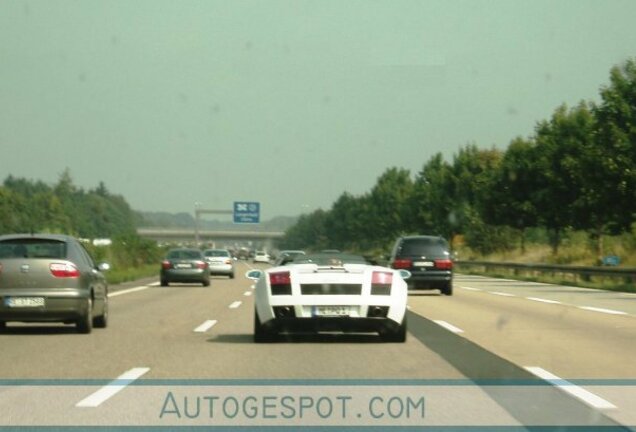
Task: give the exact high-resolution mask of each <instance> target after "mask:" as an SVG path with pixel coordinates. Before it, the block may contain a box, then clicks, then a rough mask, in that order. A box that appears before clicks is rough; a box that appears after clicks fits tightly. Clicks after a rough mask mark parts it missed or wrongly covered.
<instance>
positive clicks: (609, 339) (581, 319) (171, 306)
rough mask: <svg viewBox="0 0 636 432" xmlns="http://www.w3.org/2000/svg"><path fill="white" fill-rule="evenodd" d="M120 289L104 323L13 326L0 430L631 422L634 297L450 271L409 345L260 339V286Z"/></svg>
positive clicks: (0, 354) (413, 313)
mask: <svg viewBox="0 0 636 432" xmlns="http://www.w3.org/2000/svg"><path fill="white" fill-rule="evenodd" d="M251 266H253V264H251V263H249V264H248V263H246V262H239V263H238V264H237V271H236V274H237V277H236V279H233V280H230V279H227V278H225V277H213V279H212V285H211V286H210V287H201V286H197V285H189V284H173V285H171V286H169V287H159V286H158V281H157V279H156V278H152V279H148V280H143V281H137V282H136V283H132V284H125V285H121V286H113V287H111V295H110V310H111V314H110V323H109V326H108V328H106V329H95V330H93V333H92V334H89V335H80V334H77V333H76V332H75V329H74V327H72V326H64V325H57V324H51V325H38V324H16V323H11V324H9V326H8V327H7V329H6V331H5V332H3V333H2V334H0V347H1V349H0V413H1V414H2V415H1V416H0V426H20V425H26V426H33V425H44V426H48V425H51V426H65V425H79V426H90V425H109V426H122V425H144V426H145V425H147V426H171V427H174V426H184V427H186V426H201V425H215V426H236V425H247V426H281V425H285V426H290V425H301V424H302V425H316V426H330V425H332V426H334V425H335V426H343V425H353V426H380V427H386V426H398V425H410V426H415V425H425V426H463V425H466V426H486V427H488V426H522V425H525V426H555V425H564V426H582V425H593V426H596V427H598V426H616V427H619V426H620V425H626V426H632V427H633V426H635V425H636V365H635V363H636V346H635V344H634V343H633V342H634V340H636V296H634V295H631V294H621V293H611V292H603V291H596V290H587V289H581V288H572V287H564V286H556V285H546V284H538V283H525V282H517V281H512V280H502V279H491V278H482V277H475V276H463V275H457V276H456V278H455V287H456V290H455V295H454V296H452V297H446V296H441V295H439V294H438V293H437V291H430V292H418V293H412V294H411V295H410V296H409V313H408V320H409V335H408V340H407V342H406V343H404V344H400V343H384V342H380V341H379V340H378V338H377V337H376V336H375V335H343V334H333V333H330V334H322V335H318V336H316V335H313V336H312V335H297V336H293V337H287V338H284V339H283V340H281V341H280V342H276V343H271V344H254V343H253V342H252V325H253V316H254V309H253V295H252V293H253V291H252V285H253V284H252V282H251V281H250V280H248V279H245V278H244V277H242V274H243V273H244V272H245V271H246V270H247V269H248V268H249V267H251Z"/></svg>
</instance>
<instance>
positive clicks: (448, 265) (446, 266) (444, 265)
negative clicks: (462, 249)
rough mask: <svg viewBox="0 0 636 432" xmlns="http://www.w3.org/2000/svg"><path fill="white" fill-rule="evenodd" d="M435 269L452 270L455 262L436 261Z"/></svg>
mask: <svg viewBox="0 0 636 432" xmlns="http://www.w3.org/2000/svg"><path fill="white" fill-rule="evenodd" d="M435 268H436V269H438V270H452V268H453V261H452V260H449V259H436V260H435Z"/></svg>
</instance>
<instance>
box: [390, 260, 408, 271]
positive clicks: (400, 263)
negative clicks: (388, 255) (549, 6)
mask: <svg viewBox="0 0 636 432" xmlns="http://www.w3.org/2000/svg"><path fill="white" fill-rule="evenodd" d="M412 264H413V261H411V260H410V259H396V260H395V261H393V264H392V265H391V266H392V267H393V268H394V269H409V268H411V265H412Z"/></svg>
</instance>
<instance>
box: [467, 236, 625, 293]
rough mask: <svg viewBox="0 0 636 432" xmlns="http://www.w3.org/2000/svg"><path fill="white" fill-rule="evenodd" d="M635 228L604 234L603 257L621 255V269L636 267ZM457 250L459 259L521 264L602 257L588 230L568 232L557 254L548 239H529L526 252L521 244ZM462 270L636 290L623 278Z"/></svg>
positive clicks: (592, 262) (591, 261)
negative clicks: (484, 252) (497, 249)
mask: <svg viewBox="0 0 636 432" xmlns="http://www.w3.org/2000/svg"><path fill="white" fill-rule="evenodd" d="M633 231H634V232H633V233H626V234H622V235H618V236H603V250H604V251H603V256H608V255H616V256H618V257H619V258H620V266H619V267H618V268H626V267H636V229H634V230H633ZM457 251H458V256H459V259H460V260H466V261H492V262H514V263H522V264H560V265H573V266H597V265H599V264H600V260H601V258H602V257H599V256H598V255H597V254H596V252H595V243H594V242H593V241H592V240H590V237H589V235H588V234H587V233H585V232H582V231H569V232H567V233H565V234H564V236H563V241H562V243H561V245H560V247H559V250H558V253H557V254H556V255H555V254H553V252H552V249H551V247H550V246H549V245H547V244H546V243H545V242H528V243H527V244H526V248H525V251H523V252H522V251H521V248H520V247H516V248H514V249H511V250H507V251H500V252H496V253H492V254H487V255H482V254H479V253H477V252H476V251H473V250H471V249H470V248H468V247H466V246H465V245H463V244H460V245H459V247H458V248H457ZM456 265H457V269H458V270H459V271H461V261H458V262H457V263H456ZM463 273H465V274H474V275H482V276H490V277H502V278H509V279H517V280H523V281H529V282H542V283H551V284H558V285H568V286H576V287H583V288H594V289H602V290H607V291H618V292H630V293H636V281H630V280H628V279H627V280H626V279H620V278H609V277H602V276H594V277H592V278H591V279H590V280H584V279H582V278H580V277H578V276H576V275H567V274H558V273H554V274H552V273H543V274H537V273H534V274H528V273H526V274H524V273H523V272H522V271H518V272H517V273H514V272H513V271H512V270H511V271H510V272H509V273H506V272H505V271H503V272H502V271H501V270H497V271H490V272H487V271H482V270H476V269H474V268H471V269H470V270H468V269H466V271H465V272H463Z"/></svg>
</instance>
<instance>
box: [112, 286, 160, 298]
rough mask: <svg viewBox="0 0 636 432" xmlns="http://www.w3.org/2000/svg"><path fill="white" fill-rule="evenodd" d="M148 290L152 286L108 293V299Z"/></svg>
mask: <svg viewBox="0 0 636 432" xmlns="http://www.w3.org/2000/svg"><path fill="white" fill-rule="evenodd" d="M148 288H150V285H144V286H138V287H135V288H128V289H125V290H121V291H115V292H112V293H108V297H117V296H120V295H125V294H130V293H134V292H137V291H143V290H146V289H148Z"/></svg>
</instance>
